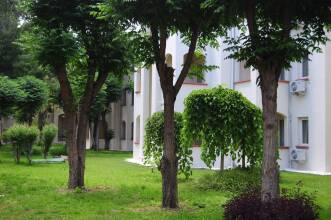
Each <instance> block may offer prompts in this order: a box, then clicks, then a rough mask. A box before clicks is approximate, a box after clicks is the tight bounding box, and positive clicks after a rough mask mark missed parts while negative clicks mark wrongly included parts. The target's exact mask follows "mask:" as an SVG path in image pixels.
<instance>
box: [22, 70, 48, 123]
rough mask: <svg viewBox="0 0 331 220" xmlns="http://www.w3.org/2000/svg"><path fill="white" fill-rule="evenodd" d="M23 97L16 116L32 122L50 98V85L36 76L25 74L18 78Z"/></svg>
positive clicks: (26, 121) (25, 121)
mask: <svg viewBox="0 0 331 220" xmlns="http://www.w3.org/2000/svg"><path fill="white" fill-rule="evenodd" d="M17 84H18V87H19V89H20V90H21V91H22V94H23V97H22V98H21V99H20V100H19V102H18V103H17V107H16V118H17V119H18V121H20V122H24V123H28V124H29V125H31V124H32V120H33V117H34V116H35V115H36V114H37V113H38V112H39V110H41V108H42V107H43V105H45V104H46V102H47V100H48V87H47V84H46V83H44V82H43V81H41V80H39V79H37V78H35V77H34V76H24V77H20V78H18V79H17Z"/></svg>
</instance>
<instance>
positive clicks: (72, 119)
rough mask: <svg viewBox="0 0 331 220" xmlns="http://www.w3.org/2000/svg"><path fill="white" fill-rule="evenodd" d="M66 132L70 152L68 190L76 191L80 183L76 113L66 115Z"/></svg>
mask: <svg viewBox="0 0 331 220" xmlns="http://www.w3.org/2000/svg"><path fill="white" fill-rule="evenodd" d="M65 132H66V145H67V150H68V161H69V180H68V188H70V189H75V188H76V187H78V181H77V176H78V174H77V168H78V151H77V147H76V146H77V144H76V137H77V119H76V114H75V112H67V113H65Z"/></svg>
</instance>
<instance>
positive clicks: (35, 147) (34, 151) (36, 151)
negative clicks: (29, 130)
mask: <svg viewBox="0 0 331 220" xmlns="http://www.w3.org/2000/svg"><path fill="white" fill-rule="evenodd" d="M41 154H42V151H41V147H40V146H39V145H33V147H32V155H33V156H40V155H41Z"/></svg>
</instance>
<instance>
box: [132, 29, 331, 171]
mask: <svg viewBox="0 0 331 220" xmlns="http://www.w3.org/2000/svg"><path fill="white" fill-rule="evenodd" d="M224 47H225V46H223V48H221V49H219V50H216V49H213V48H207V49H206V51H205V52H206V63H207V64H208V65H217V66H219V68H218V69H216V70H214V71H212V72H210V73H208V74H206V75H205V80H204V81H203V82H199V81H198V80H194V79H187V80H186V81H185V83H184V85H183V87H182V89H181V90H180V92H179V94H178V97H177V99H176V104H175V110H176V111H179V112H181V111H183V109H184V104H183V103H184V99H185V97H186V96H187V95H188V94H189V93H190V92H191V91H193V90H196V89H202V88H211V87H215V86H218V85H225V86H227V87H229V88H233V89H235V90H238V91H240V92H241V93H242V94H243V95H245V96H246V97H247V98H248V99H249V100H250V101H251V102H252V103H254V104H256V105H257V106H259V107H261V106H262V101H261V90H260V88H259V87H258V86H257V85H256V79H257V76H258V73H257V72H256V71H255V70H249V69H245V68H244V63H238V62H236V61H234V60H231V59H225V58H226V57H227V56H228V54H227V53H226V52H224V51H223V49H224ZM322 50H323V53H318V54H313V55H312V56H310V57H309V60H308V59H304V60H303V62H301V63H293V64H292V68H291V70H290V71H285V72H284V73H283V74H282V76H281V78H280V80H279V89H278V115H279V129H278V130H279V132H278V133H279V135H278V136H279V137H278V138H279V153H280V160H279V165H280V167H281V169H288V170H296V171H307V172H312V173H319V174H328V173H329V172H331V135H328V134H327V132H328V131H331V86H330V85H328V84H331V62H330V60H331V42H328V43H327V44H326V45H325V46H322ZM186 52H187V47H186V46H185V45H184V44H182V42H181V40H180V38H179V37H178V36H172V37H171V38H169V39H168V48H167V63H168V64H171V65H172V66H173V67H174V68H175V78H176V77H178V75H179V71H180V69H181V67H182V64H183V57H184V54H185V53H186ZM134 81H135V87H134V89H135V97H134V99H135V105H134V122H135V123H134V146H133V160H134V161H136V162H138V163H141V162H142V161H143V143H144V128H145V123H146V120H147V119H148V118H149V117H150V116H151V115H152V114H153V113H154V112H157V111H162V110H163V98H162V90H161V88H160V82H159V77H158V74H157V71H156V67H155V65H153V66H152V67H151V68H150V69H141V70H139V71H138V72H136V73H135V80H134ZM291 87H292V89H291ZM293 90H295V92H294V91H293ZM328 113H329V114H328ZM294 150H295V151H294ZM294 153H296V154H297V156H298V157H297V159H296V160H294V159H295V157H294V156H295V155H293V156H291V154H294ZM193 154H194V155H193V158H194V160H193V167H196V168H202V167H206V165H205V164H204V163H203V162H202V161H201V159H200V149H199V147H193ZM234 165H235V163H234V162H233V161H232V160H231V159H230V158H227V159H226V161H225V166H226V167H232V166H234ZM218 167H219V161H216V163H215V168H218Z"/></svg>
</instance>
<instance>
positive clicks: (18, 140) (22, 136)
mask: <svg viewBox="0 0 331 220" xmlns="http://www.w3.org/2000/svg"><path fill="white" fill-rule="evenodd" d="M38 134H39V132H38V128H36V127H34V126H27V125H24V124H16V125H14V126H13V127H11V128H9V129H8V130H6V132H5V133H4V134H3V137H2V138H3V140H4V141H6V142H10V143H11V144H12V147H13V151H14V156H15V162H16V163H17V164H18V163H20V158H21V153H25V155H26V157H27V159H28V162H29V164H31V163H32V159H31V153H32V146H33V144H34V143H35V141H36V140H37V138H38Z"/></svg>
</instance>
